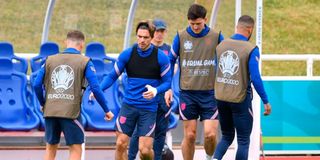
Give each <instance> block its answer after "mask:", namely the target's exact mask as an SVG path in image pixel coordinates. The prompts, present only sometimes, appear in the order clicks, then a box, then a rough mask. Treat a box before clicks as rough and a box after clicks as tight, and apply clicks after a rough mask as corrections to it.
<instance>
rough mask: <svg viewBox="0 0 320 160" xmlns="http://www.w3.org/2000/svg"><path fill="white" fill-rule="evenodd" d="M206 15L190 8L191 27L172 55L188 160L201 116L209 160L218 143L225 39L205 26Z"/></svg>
mask: <svg viewBox="0 0 320 160" xmlns="http://www.w3.org/2000/svg"><path fill="white" fill-rule="evenodd" d="M206 14H207V10H206V9H205V8H204V7H203V6H201V5H199V4H193V5H191V6H190V8H189V10H188V23H189V26H188V27H187V28H186V29H185V30H183V31H181V32H179V33H178V34H177V35H176V36H175V38H174V40H173V43H172V48H171V52H170V54H169V58H170V62H171V69H173V66H174V64H175V62H176V59H177V58H179V62H180V63H179V67H180V79H179V80H180V95H179V96H180V106H179V113H180V119H181V120H183V130H184V137H183V140H182V144H181V145H182V155H183V158H184V159H185V160H192V159H193V156H194V151H195V141H196V129H197V119H198V118H199V117H200V121H203V123H204V149H205V152H206V159H211V158H212V155H213V152H214V149H215V144H216V132H217V126H218V110H217V106H216V101H215V98H214V79H215V57H216V51H215V50H216V46H217V45H218V44H219V43H220V42H221V41H222V40H223V36H222V34H221V33H218V32H215V31H214V30H213V29H211V28H210V27H208V26H207V25H206V22H207V18H206ZM166 94H167V95H166V97H167V99H166V103H168V104H169V103H170V102H171V98H172V91H168V92H167V93H166Z"/></svg>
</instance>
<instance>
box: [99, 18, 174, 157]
mask: <svg viewBox="0 0 320 160" xmlns="http://www.w3.org/2000/svg"><path fill="white" fill-rule="evenodd" d="M154 31H155V27H154V25H153V24H152V23H151V22H150V21H141V22H139V23H138V25H137V27H136V35H137V44H134V45H133V46H132V47H130V48H128V49H126V50H124V51H123V52H122V53H121V54H120V55H119V58H118V61H117V62H116V64H115V65H114V69H113V70H112V71H111V72H110V74H108V76H107V77H105V78H104V80H103V82H102V84H101V87H102V89H107V88H108V87H110V86H111V85H112V84H113V82H115V81H116V80H117V78H118V77H119V76H120V75H121V73H122V72H123V71H124V70H126V72H127V75H128V79H127V83H128V84H127V87H126V88H125V94H124V99H123V104H122V107H121V109H120V112H119V116H118V118H117V120H116V135H117V140H116V155H115V159H116V160H120V159H127V158H128V155H127V146H128V142H129V138H130V137H131V136H132V133H133V131H134V129H135V128H136V126H137V135H138V136H139V151H140V158H141V159H153V157H154V153H153V149H152V146H153V136H154V131H155V126H156V124H155V122H156V116H157V109H158V97H157V95H158V94H161V93H164V92H165V91H167V90H168V89H169V87H170V84H171V73H170V63H169V59H168V57H167V56H166V55H165V54H164V53H163V51H161V50H160V49H158V48H157V47H155V46H154V45H152V44H151V40H152V38H153V36H154Z"/></svg>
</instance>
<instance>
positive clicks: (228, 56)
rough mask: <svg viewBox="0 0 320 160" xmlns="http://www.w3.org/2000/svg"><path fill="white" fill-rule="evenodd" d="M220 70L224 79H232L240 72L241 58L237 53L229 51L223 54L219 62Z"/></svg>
mask: <svg viewBox="0 0 320 160" xmlns="http://www.w3.org/2000/svg"><path fill="white" fill-rule="evenodd" d="M219 69H220V71H221V72H222V74H223V77H226V78H230V77H231V76H233V75H234V74H236V73H237V72H238V70H239V57H238V55H237V53H236V52H234V51H230V50H227V51H225V52H223V53H222V54H221V56H220V60H219Z"/></svg>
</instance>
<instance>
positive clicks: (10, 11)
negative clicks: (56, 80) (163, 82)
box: [0, 0, 320, 76]
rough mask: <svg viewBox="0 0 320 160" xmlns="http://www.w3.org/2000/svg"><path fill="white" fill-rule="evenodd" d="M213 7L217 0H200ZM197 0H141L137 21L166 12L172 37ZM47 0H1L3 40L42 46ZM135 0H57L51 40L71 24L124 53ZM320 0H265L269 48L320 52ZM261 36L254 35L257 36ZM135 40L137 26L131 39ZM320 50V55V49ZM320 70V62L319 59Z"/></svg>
mask: <svg viewBox="0 0 320 160" xmlns="http://www.w3.org/2000/svg"><path fill="white" fill-rule="evenodd" d="M196 1H197V2H198V3H201V4H203V5H204V6H205V7H206V8H207V9H208V10H209V12H208V13H209V14H208V18H210V17H209V16H210V12H211V8H212V5H213V2H214V1H213V0H196ZM193 2H194V0H174V1H173V0H161V1H160V0H139V3H138V6H137V12H136V15H135V19H134V24H136V23H137V22H138V21H139V20H143V19H152V18H155V17H158V18H162V19H164V20H165V21H167V23H168V27H169V30H168V37H167V39H166V41H167V42H168V43H171V42H172V39H173V37H174V35H175V34H176V32H177V30H181V29H184V28H185V27H186V26H187V18H186V13H187V9H188V7H189V6H190V4H192V3H193ZM255 2H256V0H242V3H243V5H242V13H243V14H249V15H251V16H253V17H255V6H256V3H255ZM47 3H48V1H46V0H41V1H40V0H22V1H21V0H1V1H0V11H1V12H0V22H1V23H0V41H4V40H5V41H10V42H11V43H13V44H14V48H15V51H16V52H38V50H39V46H40V41H41V33H42V27H43V19H44V16H45V12H46V7H47ZM130 4H131V0H117V1H110V0H90V1H88V0H68V1H62V0H61V1H56V5H55V8H54V14H53V17H52V22H51V26H50V34H49V40H50V41H55V42H57V43H59V45H60V47H61V48H63V46H64V44H63V41H64V38H65V35H66V33H67V32H68V30H70V29H80V30H82V31H83V32H84V33H85V35H86V38H87V39H86V41H87V42H90V41H99V42H102V43H103V44H105V46H106V48H107V52H108V53H110V52H112V53H119V52H121V50H122V47H123V38H124V32H125V26H126V21H127V16H128V12H129V7H130ZM234 14H235V2H234V0H222V1H221V6H220V9H219V13H218V19H217V25H216V27H215V29H216V30H221V31H222V33H223V34H224V36H225V37H229V36H231V35H232V34H233V32H234ZM319 15H320V1H319V0H264V8H263V48H262V49H263V54H297V53H299V54H319V52H320V45H319V41H320V38H319V37H320V36H319V35H320V30H319V28H320V16H319ZM254 38H255V36H254V35H253V39H252V40H251V41H252V42H254V40H255V39H254ZM134 41H135V34H134V26H133V32H132V36H131V43H133V42H134ZM319 56H320V55H319ZM305 68H306V67H305V62H282V61H281V62H276V61H275V62H264V63H263V70H262V73H263V75H306V73H305V72H306V70H305ZM314 75H317V76H320V63H319V62H315V64H314Z"/></svg>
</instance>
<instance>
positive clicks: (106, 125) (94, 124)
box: [82, 81, 120, 131]
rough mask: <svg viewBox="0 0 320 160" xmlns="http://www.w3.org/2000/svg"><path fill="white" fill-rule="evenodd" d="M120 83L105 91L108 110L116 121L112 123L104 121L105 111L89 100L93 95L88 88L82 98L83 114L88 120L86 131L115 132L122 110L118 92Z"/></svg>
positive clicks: (95, 102) (94, 101)
mask: <svg viewBox="0 0 320 160" xmlns="http://www.w3.org/2000/svg"><path fill="white" fill-rule="evenodd" d="M118 87H119V84H118V81H116V82H115V83H114V84H113V85H112V86H111V87H110V88H108V89H107V90H105V91H104V96H105V98H106V99H107V102H108V108H109V109H110V110H111V111H112V112H113V114H114V119H113V120H111V121H106V120H104V115H105V114H104V111H103V109H102V108H101V106H100V105H99V104H98V102H97V101H96V100H89V95H90V93H91V91H90V88H89V87H88V88H87V89H86V91H85V92H84V95H83V98H82V113H83V115H84V117H85V118H86V119H87V127H86V130H98V131H99V130H100V131H101V130H103V131H113V130H114V125H115V122H116V117H117V116H118V113H119V110H120V103H119V99H118V98H119V95H118V94H119V91H118Z"/></svg>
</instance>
